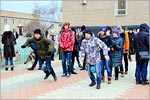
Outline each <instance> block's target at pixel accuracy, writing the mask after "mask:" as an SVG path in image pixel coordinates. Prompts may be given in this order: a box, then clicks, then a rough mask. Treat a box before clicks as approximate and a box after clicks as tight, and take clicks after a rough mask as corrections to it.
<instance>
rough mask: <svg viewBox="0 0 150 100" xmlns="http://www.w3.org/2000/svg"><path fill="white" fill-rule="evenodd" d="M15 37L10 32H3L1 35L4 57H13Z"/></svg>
mask: <svg viewBox="0 0 150 100" xmlns="http://www.w3.org/2000/svg"><path fill="white" fill-rule="evenodd" d="M15 40H16V39H15V36H14V34H13V33H12V32H11V31H5V32H4V33H3V35H2V44H4V57H5V58H8V57H15V56H16V55H15V48H14V44H15Z"/></svg>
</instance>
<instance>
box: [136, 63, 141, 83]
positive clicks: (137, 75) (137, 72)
mask: <svg viewBox="0 0 150 100" xmlns="http://www.w3.org/2000/svg"><path fill="white" fill-rule="evenodd" d="M140 67H141V65H140V64H139V63H137V62H136V69H135V78H136V84H140V81H141V80H140V69H141V68H140Z"/></svg>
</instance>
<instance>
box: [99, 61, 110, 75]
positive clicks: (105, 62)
mask: <svg viewBox="0 0 150 100" xmlns="http://www.w3.org/2000/svg"><path fill="white" fill-rule="evenodd" d="M105 67H106V69H107V75H108V77H112V74H111V68H110V60H105V59H102V60H101V73H102V76H104V72H105Z"/></svg>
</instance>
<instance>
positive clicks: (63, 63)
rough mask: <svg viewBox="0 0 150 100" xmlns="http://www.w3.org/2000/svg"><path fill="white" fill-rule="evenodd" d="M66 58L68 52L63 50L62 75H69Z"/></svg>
mask: <svg viewBox="0 0 150 100" xmlns="http://www.w3.org/2000/svg"><path fill="white" fill-rule="evenodd" d="M66 58H67V54H66V53H65V52H62V68H63V75H62V77H64V76H66V75H67V69H66Z"/></svg>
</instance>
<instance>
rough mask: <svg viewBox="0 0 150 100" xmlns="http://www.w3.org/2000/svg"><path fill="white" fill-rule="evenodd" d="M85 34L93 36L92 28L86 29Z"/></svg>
mask: <svg viewBox="0 0 150 100" xmlns="http://www.w3.org/2000/svg"><path fill="white" fill-rule="evenodd" d="M84 33H89V34H90V35H91V36H92V35H93V34H92V32H91V29H90V28H86V29H85V31H84Z"/></svg>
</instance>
